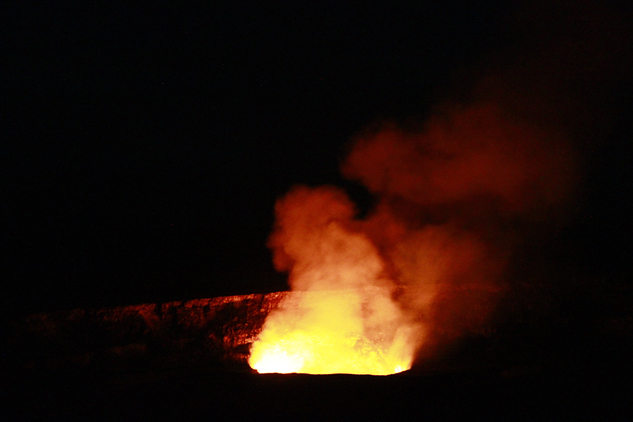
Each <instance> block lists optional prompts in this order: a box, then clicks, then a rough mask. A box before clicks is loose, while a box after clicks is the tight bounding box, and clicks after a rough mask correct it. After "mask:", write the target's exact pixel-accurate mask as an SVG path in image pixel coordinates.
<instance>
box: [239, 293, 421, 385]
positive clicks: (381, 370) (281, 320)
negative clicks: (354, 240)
mask: <svg viewBox="0 0 633 422" xmlns="http://www.w3.org/2000/svg"><path fill="white" fill-rule="evenodd" d="M384 293H385V292H381V291H379V290H378V289H372V290H371V291H370V290H367V289H365V290H340V291H320V292H304V293H303V294H301V295H300V296H298V297H297V296H294V297H293V298H290V297H289V299H288V301H287V302H286V303H284V304H282V309H280V310H278V311H276V312H273V313H271V315H270V316H269V318H268V319H267V320H266V325H265V327H264V331H263V332H262V334H261V335H260V336H259V339H258V340H257V341H256V342H255V343H254V344H253V346H252V348H251V356H250V359H249V364H250V365H251V367H252V368H253V369H255V370H257V371H258V372H260V373H270V372H278V373H290V372H299V373H309V374H332V373H346V374H371V375H389V374H394V373H397V372H402V371H404V370H407V369H409V368H410V367H411V362H412V358H413V350H412V348H411V347H410V346H409V345H408V343H409V339H408V338H407V337H408V336H409V335H410V330H407V329H406V328H403V327H398V324H397V323H396V320H397V319H398V318H399V317H401V315H400V312H399V310H398V309H397V307H396V306H395V304H394V303H393V302H392V301H391V300H390V299H389V298H388V297H386V296H385V294H384ZM292 299H294V302H292ZM369 307H374V308H378V307H381V308H382V309H374V312H378V313H382V314H383V316H386V317H387V319H388V320H391V321H389V322H390V324H384V325H385V326H384V327H383V328H390V329H391V330H390V331H388V332H385V331H375V332H372V330H370V329H369V328H370V324H371V323H370V322H369V321H366V320H364V319H363V313H364V312H367V308H369ZM381 317H382V316H381ZM387 325H389V327H387Z"/></svg>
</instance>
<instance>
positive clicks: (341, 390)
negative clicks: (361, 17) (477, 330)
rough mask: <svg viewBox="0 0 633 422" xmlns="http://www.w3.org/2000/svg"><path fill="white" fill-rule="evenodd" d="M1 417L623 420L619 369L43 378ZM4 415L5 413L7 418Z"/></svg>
mask: <svg viewBox="0 0 633 422" xmlns="http://www.w3.org/2000/svg"><path fill="white" fill-rule="evenodd" d="M3 384H4V385H3V388H4V389H5V391H4V392H3V401H4V403H3V406H2V413H4V415H3V417H2V419H3V420H112V421H114V420H116V421H126V420H143V421H145V420H147V421H151V420H165V419H171V420H216V419H224V420H229V419H230V420H246V419H245V418H248V419H249V420H250V419H251V418H255V419H257V420H273V419H280V418H283V419H284V420H292V419H290V418H295V419H296V420H317V419H318V420H358V419H359V418H360V419H361V420H363V419H364V420H389V419H391V418H394V417H397V418H406V420H411V419H419V420H435V419H440V418H441V419H444V418H449V419H450V418H455V419H459V420H474V419H477V420H483V419H488V420H563V419H569V418H572V419H573V420H630V418H631V416H632V415H633V413H631V410H632V405H631V395H630V393H631V390H630V383H629V380H627V379H625V377H624V375H623V374H619V375H618V374H617V373H603V374H596V373H590V374H587V373H582V372H577V373H573V374H551V373H546V374H545V373H539V374H529V373H522V374H506V375H492V374H486V373H468V372H463V373H444V374H421V373H404V374H399V375H394V376H388V377H372V376H353V375H325V376H313V375H298V374H292V375H278V374H271V375H258V374H253V373H249V372H247V371H243V372H240V371H220V372H218V371H209V370H206V369H201V370H197V371H188V372H181V373H173V374H163V375H161V376H158V377H151V376H149V377H146V378H143V377H131V378H128V379H123V378H118V379H117V378H110V377H108V376H107V375H105V374H95V373H72V374H71V373H61V374H60V373H57V374H55V373H48V374H39V375H36V376H29V377H20V378H18V379H16V378H11V377H10V378H8V379H7V378H5V379H4V380H3ZM9 415H11V416H10V417H9Z"/></svg>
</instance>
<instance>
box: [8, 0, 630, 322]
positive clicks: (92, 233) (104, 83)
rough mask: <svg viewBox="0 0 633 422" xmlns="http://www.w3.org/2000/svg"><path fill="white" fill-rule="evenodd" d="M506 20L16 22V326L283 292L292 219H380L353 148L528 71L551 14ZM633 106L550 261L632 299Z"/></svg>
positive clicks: (37, 10)
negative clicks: (330, 213) (301, 213)
mask: <svg viewBox="0 0 633 422" xmlns="http://www.w3.org/2000/svg"><path fill="white" fill-rule="evenodd" d="M509 3H510V2H487V3H485V4H484V3H482V2H452V1H449V2H430V4H424V3H422V2H420V4H418V5H417V6H410V7H409V6H408V7H402V6H396V5H387V4H385V5H383V6H382V7H374V6H371V7H370V6H368V5H365V6H363V7H362V8H356V7H353V6H352V5H349V4H347V2H325V1H319V2H309V1H298V2H282V4H277V5H271V4H266V3H262V4H257V5H241V4H240V5H238V4H237V3H235V2H229V3H228V4H227V5H222V4H220V2H215V1H210V2H206V3H204V4H202V3H193V4H184V3H183V2H178V3H168V4H163V3H162V2H158V3H157V2H155V3H153V4H152V6H151V7H136V6H134V5H130V4H129V3H128V2H108V4H107V5H104V6H93V5H90V4H88V3H86V2H73V1H65V2H62V3H59V4H58V3H54V2H53V3H46V4H43V5H35V4H33V3H29V2H15V3H13V4H12V5H4V6H3V8H2V9H3V12H2V15H3V17H2V19H3V21H4V22H3V23H2V24H1V25H0V28H1V29H0V34H1V35H0V36H1V39H2V41H1V44H2V50H1V51H2V52H1V53H0V55H1V56H2V65H1V67H2V69H3V70H2V74H3V77H2V82H3V83H2V85H1V87H0V90H1V94H0V107H1V108H0V129H1V132H0V136H1V140H0V143H1V147H0V160H1V161H0V239H1V240H0V242H1V243H0V245H1V249H0V254H1V258H0V279H1V280H2V285H3V291H4V293H3V294H2V295H1V296H0V298H1V302H0V305H1V306H2V312H3V313H5V314H23V313H30V312H40V311H53V310H60V309H72V308H76V307H84V308H87V307H105V306H116V305H129V304H135V303H143V302H156V301H171V300H185V299H193V298H201V297H213V296H220V295H233V294H247V293H260V292H271V291H277V290H283V289H286V288H287V284H286V281H285V278H284V276H283V275H281V274H277V273H276V272H275V271H274V269H273V267H272V263H271V262H270V252H269V251H268V249H267V248H266V239H267V237H268V234H269V233H270V231H271V228H272V225H273V207H274V203H275V200H276V199H277V198H278V197H280V196H282V195H283V194H284V193H285V192H286V191H287V190H288V189H289V188H290V187H291V186H293V185H295V184H299V183H300V184H308V185H310V186H317V185H322V184H334V185H337V186H340V187H343V188H344V189H346V190H347V192H348V193H349V195H350V196H351V197H352V198H353V199H354V200H355V201H357V203H358V204H359V208H360V210H361V212H362V211H367V209H368V208H369V207H370V206H371V204H372V198H371V197H370V195H369V194H368V193H367V192H366V191H365V190H364V189H363V188H362V187H360V186H359V185H357V184H354V183H353V182H350V181H346V180H344V179H343V178H342V176H340V174H339V163H340V161H341V159H342V158H343V157H344V156H345V151H346V146H347V145H348V143H349V141H350V139H352V138H353V136H355V135H356V134H358V133H359V132H360V131H362V130H363V129H364V128H366V127H368V126H370V125H372V124H373V123H375V122H378V121H384V120H397V121H411V120H415V121H423V120H424V118H425V117H427V116H428V115H429V113H431V110H432V107H433V106H434V105H435V104H437V103H438V102H440V101H442V100H443V99H444V98H446V97H448V96H454V95H459V93H457V94H456V91H459V89H460V87H462V85H468V83H469V82H468V81H469V80H470V78H471V75H472V74H473V73H476V72H475V71H474V70H473V69H475V70H477V69H481V66H482V65H483V64H485V63H489V62H490V61H491V60H492V61H494V58H496V57H514V55H515V54H518V55H519V57H520V51H521V49H522V48H523V46H524V44H526V43H527V42H526V39H527V40H529V39H530V34H531V32H530V31H531V26H530V25H535V26H537V27H538V26H539V25H540V22H541V19H540V18H541V16H540V15H539V13H546V12H543V11H539V9H538V8H536V9H535V10H532V11H530V12H529V13H532V15H530V16H531V17H532V18H533V20H529V19H528V20H527V22H528V23H525V20H521V19H518V18H517V16H521V13H523V12H522V11H521V10H520V9H519V8H518V7H514V6H513V5H511V4H509ZM607 3H608V7H610V8H612V9H613V10H615V15H616V16H627V14H630V13H632V12H633V9H632V8H631V7H630V5H629V6H627V5H626V4H624V3H625V2H622V3H617V2H607ZM544 10H546V9H544ZM525 13H528V12H525ZM570 13H573V11H572V12H570ZM623 20H624V21H626V19H623ZM543 21H545V22H546V23H544V24H543V25H544V26H547V25H554V26H555V23H554V24H552V20H551V19H546V18H545V19H543ZM629 21H630V20H629ZM517 22H519V23H517ZM547 22H549V23H547ZM521 25H523V26H522V27H521ZM537 29H538V28H537ZM628 29H630V28H628ZM539 33H541V34H542V33H545V34H547V32H546V31H545V32H543V31H541V32H539ZM623 33H624V34H625V35H626V36H629V35H630V34H631V32H630V31H628V32H627V31H624V32H623ZM545 37H547V35H545ZM620 41H622V43H623V45H625V46H629V45H630V43H629V41H630V38H627V39H624V40H620ZM546 45H547V43H545V47H543V48H546ZM571 48H573V46H571ZM631 92H632V91H631V80H630V78H622V77H619V78H616V77H614V83H613V84H611V85H610V86H609V89H608V92H607V91H605V92H604V93H603V95H604V96H605V97H607V98H608V101H606V102H605V104H608V106H604V107H605V108H603V109H600V111H599V112H600V113H603V114H605V115H608V116H609V119H608V123H606V124H605V125H604V126H603V127H602V129H601V131H600V136H599V138H596V141H595V142H593V143H590V144H586V145H584V147H583V148H584V149H582V151H581V156H582V157H583V162H582V163H583V164H582V165H583V172H584V178H583V182H582V183H581V189H580V192H581V193H580V194H579V199H578V202H577V204H576V205H574V207H575V208H574V211H573V213H572V214H573V215H574V217H573V221H571V222H570V223H569V225H568V226H566V227H565V228H564V229H562V230H560V231H559V232H557V233H556V235H553V237H552V238H549V239H547V241H546V242H545V243H544V244H543V245H542V247H541V246H539V247H537V248H535V249H538V251H539V253H540V254H541V255H543V256H546V258H544V261H546V262H548V264H547V265H550V266H552V265H554V266H558V267H561V268H573V269H574V271H575V272H576V273H579V274H580V273H582V274H589V275H590V276H591V277H594V278H595V279H596V280H603V281H604V280H606V279H608V280H611V281H614V282H615V281H617V282H620V283H630V281H629V280H630V276H629V274H630V272H629V269H630V267H631V265H630V262H631V261H632V260H633V256H632V253H631V247H630V239H631V236H630V235H631V234H632V233H631V229H630V223H629V219H630V216H631V215H632V213H631V211H633V210H632V207H631V205H630V204H628V202H630V198H631V193H632V191H631V174H630V162H631V153H630V151H629V149H630V146H629V145H630V142H631V139H632V136H633V125H632V124H631V120H630V115H631V114H630V112H631V110H633V107H632V99H633V96H632V95H631ZM594 112H595V111H594ZM618 280H619V281H618Z"/></svg>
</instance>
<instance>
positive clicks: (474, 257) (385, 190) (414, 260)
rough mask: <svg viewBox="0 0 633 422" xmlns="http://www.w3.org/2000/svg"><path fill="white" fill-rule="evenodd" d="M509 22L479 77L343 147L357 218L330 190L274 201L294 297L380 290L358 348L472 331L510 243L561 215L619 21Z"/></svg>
mask: <svg viewBox="0 0 633 422" xmlns="http://www.w3.org/2000/svg"><path fill="white" fill-rule="evenodd" d="M567 6H569V5H567ZM518 16H519V17H518V18H517V19H516V20H515V21H514V24H515V25H516V26H517V28H519V34H520V35H521V36H520V37H518V38H519V39H520V40H521V43H523V46H522V49H521V51H520V52H519V51H515V52H506V53H504V54H501V55H500V58H499V59H497V60H496V61H494V63H493V64H492V65H487V66H486V67H481V68H479V69H478V70H477V71H476V72H475V73H476V74H477V75H478V76H477V78H476V79H475V80H474V82H473V83H471V84H470V86H468V87H467V89H463V87H462V89H461V90H460V91H459V93H458V94H457V95H455V96H454V97H455V98H451V99H448V100H445V101H443V102H441V103H440V105H439V106H437V107H436V111H435V113H433V114H432V116H431V117H430V118H429V119H428V120H427V121H426V122H424V123H423V124H420V125H418V128H416V129H411V128H410V127H407V128H404V127H403V126H402V125H400V124H398V123H397V122H382V123H381V124H379V125H377V126H375V127H374V128H372V129H371V130H367V131H365V132H363V133H362V134H360V135H359V136H358V137H357V138H356V139H354V140H353V142H352V144H351V148H350V152H349V154H348V155H347V157H346V158H345V160H344V161H343V163H342V166H341V171H342V173H343V175H344V176H345V177H346V178H348V179H351V180H355V181H358V182H360V183H362V184H363V185H364V186H365V187H366V188H367V189H368V190H369V191H370V192H371V193H372V194H373V195H375V196H376V198H377V205H376V206H375V208H374V209H373V210H372V211H371V212H370V213H369V214H368V215H367V216H366V217H364V218H363V219H358V218H356V215H357V212H356V210H355V207H354V204H352V203H351V201H350V200H349V198H348V197H347V196H346V195H345V193H344V192H343V191H342V190H340V189H338V188H335V187H321V188H316V189H311V188H307V187H297V188H295V189H293V190H292V191H290V192H289V193H288V194H287V195H286V196H285V197H284V198H282V199H281V200H279V201H278V203H277V206H276V216H277V221H276V227H275V230H274V232H273V234H272V235H271V238H270V241H269V246H270V248H271V249H272V250H273V254H274V264H275V267H276V268H277V270H279V271H284V272H288V273H289V282H290V285H291V287H292V289H293V290H299V291H311V290H312V291H313V290H336V289H357V288H362V287H367V286H371V287H376V288H379V289H382V291H384V292H387V293H386V296H385V295H383V296H380V295H379V296H378V297H377V298H376V297H374V296H372V299H369V300H366V302H367V303H366V304H365V305H364V307H363V308H362V309H361V308H359V310H358V312H360V313H362V314H363V321H364V327H362V328H361V331H363V330H364V333H365V335H366V336H367V337H369V338H370V339H374V338H377V337H379V336H380V335H379V334H372V333H374V332H375V333H383V332H395V328H394V327H403V326H406V327H407V328H408V330H409V331H408V332H407V333H406V337H407V341H408V342H409V344H411V345H412V347H413V348H414V349H416V350H418V353H419V354H421V355H428V354H429V353H430V351H432V350H433V349H434V348H435V347H436V346H437V345H442V344H446V343H448V342H451V341H453V340H454V339H456V338H458V337H459V336H461V335H463V334H464V333H465V332H469V331H472V330H476V329H477V328H478V327H481V326H483V325H484V324H485V323H486V322H487V321H488V320H489V318H490V316H491V315H492V313H493V311H494V310H495V306H496V304H497V303H498V301H499V299H500V298H501V297H503V293H504V291H506V290H507V287H508V284H507V283H508V280H507V277H506V274H507V272H506V270H507V267H508V265H509V262H511V259H512V257H513V251H515V250H516V247H517V245H518V244H519V243H521V241H523V240H524V239H525V238H526V237H527V236H529V235H530V233H531V232H542V231H547V230H553V229H555V228H557V227H559V226H560V225H561V224H562V223H564V222H565V221H566V220H567V219H569V216H570V214H569V212H568V211H569V210H570V205H571V204H573V203H574V201H576V200H577V197H578V186H579V182H580V180H581V178H582V168H583V160H582V159H583V157H584V153H585V150H587V149H588V148H591V147H592V146H595V145H596V140H597V139H599V137H600V128H602V127H605V126H606V125H605V123H607V122H608V112H607V111H608V110H609V109H610V108H611V106H612V104H610V102H609V101H610V100H609V98H610V97H609V92H610V90H611V89H612V87H613V84H614V83H616V82H617V79H618V78H619V77H620V76H622V74H623V69H625V68H626V66H625V65H626V63H627V61H626V60H625V57H623V55H622V54H621V53H622V52H623V48H624V46H623V45H622V40H623V39H624V38H625V37H624V36H623V35H622V31H623V30H624V26H623V25H621V24H620V21H619V19H617V18H616V17H615V16H614V15H612V14H609V13H608V12H607V11H606V10H603V9H600V8H597V7H595V5H594V6H592V7H588V6H586V5H584V6H574V7H562V6H560V5H559V6H557V7H550V6H547V5H541V6H540V7H537V8H535V9H533V10H523V11H522V13H521V14H519V15H518ZM526 29H529V30H526ZM521 30H523V32H520V31H521ZM409 126H410V125H409ZM393 307H396V308H397V312H395V313H394V312H392V310H390V311H389V312H382V310H383V309H386V308H393ZM295 317H297V316H296V315H295ZM368 333H369V334H368ZM383 335H384V334H383ZM391 340H393V339H391Z"/></svg>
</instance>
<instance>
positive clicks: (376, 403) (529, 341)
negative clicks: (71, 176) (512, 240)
mask: <svg viewBox="0 0 633 422" xmlns="http://www.w3.org/2000/svg"><path fill="white" fill-rule="evenodd" d="M624 293H626V292H624V291H623V292H620V294H618V295H615V296H614V299H613V301H609V302H608V303H607V304H608V305H609V306H606V305H605V307H604V309H603V310H602V311H601V312H600V313H597V314H595V313H594V314H591V313H589V312H584V313H576V314H575V315H576V316H575V317H574V318H569V317H563V316H559V317H554V316H553V314H552V315H551V316H550V317H549V318H547V319H543V320H531V321H529V320H525V319H524V320H522V321H521V320H518V319H517V320H515V321H513V322H509V323H506V324H498V325H496V326H494V327H490V329H489V330H484V331H482V332H478V333H472V334H471V335H470V336H468V337H466V338H464V339H462V341H461V342H460V343H459V344H458V345H457V346H455V347H454V348H453V349H451V350H446V351H445V352H444V353H442V358H441V359H438V360H435V361H428V360H427V361H426V362H424V363H423V364H419V365H416V366H415V367H414V369H413V370H411V371H407V372H405V373H402V374H397V375H392V376H387V377H374V376H355V375H324V376H314V375H300V374H290V375H279V374H269V375H259V374H256V373H253V372H252V371H251V370H250V368H249V367H248V365H247V364H246V362H245V359H246V357H247V355H248V345H249V344H250V342H252V338H253V336H254V335H256V333H257V332H258V330H259V329H260V328H261V324H262V323H263V320H264V317H265V314H266V313H267V312H268V310H269V309H270V308H271V307H274V306H276V303H278V301H279V299H280V298H281V297H282V296H283V293H277V294H270V295H250V296H239V297H238V296H233V297H223V298H215V299H199V300H194V301H189V302H170V303H164V304H148V305H138V306H128V307H120V308H111V309H99V310H92V311H91V310H85V311H84V310H75V311H69V312H61V313H56V314H38V315H31V316H28V317H20V318H16V319H13V320H12V321H9V323H5V324H3V331H4V332H5V336H4V339H3V342H2V350H0V351H1V353H2V360H1V361H0V371H1V376H0V394H1V395H0V421H4V420H7V421H9V420H10V421H19V420H26V421H31V420H55V421H57V420H63V421H69V420H81V421H94V420H104V421H105V420H107V421H128V420H141V421H154V420H178V421H181V420H183V421H188V420H218V419H219V420H235V421H236V420H393V419H394V418H397V420H424V421H428V420H438V419H455V420H503V421H508V420H512V421H514V420H539V421H540V420H609V421H614V420H633V381H632V379H633V378H632V376H631V375H632V374H633V371H632V368H633V365H632V359H631V358H632V356H633V341H632V339H633V319H632V318H631V313H630V308H628V307H626V306H620V307H617V306H615V305H616V304H617V301H616V300H615V298H619V299H618V300H620V299H623V298H625V296H626V295H624ZM605 303H606V302H605ZM623 303H629V301H628V300H626V301H624V302H623ZM557 309H562V308H560V307H559V308H557ZM587 309H588V308H587ZM594 309H595V308H594ZM618 309H620V310H619V311H618V312H617V313H616V310H618ZM607 310H608V311H609V312H607ZM5 322H6V321H5Z"/></svg>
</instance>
